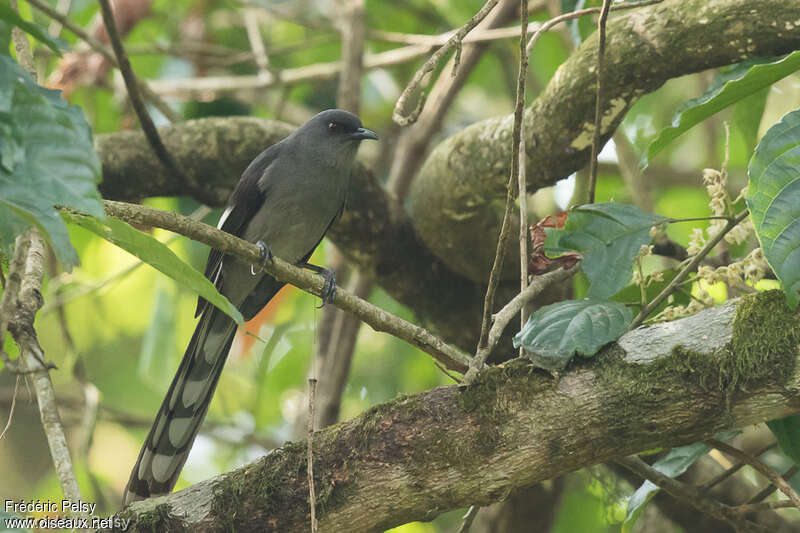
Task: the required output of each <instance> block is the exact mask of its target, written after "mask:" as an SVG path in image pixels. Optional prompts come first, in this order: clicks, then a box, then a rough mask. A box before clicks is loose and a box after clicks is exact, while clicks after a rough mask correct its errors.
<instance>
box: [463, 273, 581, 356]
mask: <svg viewBox="0 0 800 533" xmlns="http://www.w3.org/2000/svg"><path fill="white" fill-rule="evenodd" d="M578 268H579V267H578V265H576V266H574V267H572V268H571V269H569V270H565V269H563V268H559V269H558V270H554V271H552V272H548V273H546V274H543V275H541V276H537V277H535V278H533V280H532V281H531V283H530V284H529V285H528V286H527V287H526V288H525V290H524V291H522V292H520V293H519V294H517V295H516V296H514V298H513V299H512V300H511V301H510V302H508V303H507V304H506V305H505V306H504V307H503V308H502V309H501V310H500V311H498V312H497V313H496V314H495V315H494V317H493V319H494V322H493V323H492V328H491V329H490V330H489V335H488V337H487V341H486V346H484V347H482V348H479V349H478V352H477V353H476V354H475V364H476V365H478V363H480V365H483V363H485V362H486V359H487V358H488V357H489V356H490V355H491V354H492V351H493V350H494V348H495V346H497V343H498V342H499V341H500V337H501V336H502V335H503V331H504V330H505V329H506V326H508V324H509V323H510V322H511V320H513V318H514V317H515V316H516V315H517V313H519V312H520V311H521V310H522V309H523V308H524V307H525V305H526V304H527V303H529V302H531V301H532V300H533V299H534V298H536V297H537V296H539V295H540V294H541V293H542V292H543V291H545V290H546V289H547V288H549V287H552V286H553V285H555V284H556V283H561V282H562V281H564V280H565V279H568V278H569V277H570V276H572V275H574V274H575V272H577V271H578Z"/></svg>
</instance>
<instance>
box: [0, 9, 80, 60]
mask: <svg viewBox="0 0 800 533" xmlns="http://www.w3.org/2000/svg"><path fill="white" fill-rule="evenodd" d="M0 22H5V23H6V24H7V25H8V26H9V27H10V26H19V27H20V28H21V29H22V30H24V31H25V32H27V33H29V34H31V35H33V36H34V37H35V38H36V39H37V40H39V41H41V42H42V43H44V44H46V45H47V46H48V48H50V49H51V50H52V51H53V52H55V53H56V54H58V55H59V56H60V55H61V52H60V51H59V48H66V47H67V46H68V45H67V42H66V41H64V40H63V39H54V38H53V37H51V36H50V34H48V33H47V31H46V30H45V29H44V28H42V27H41V26H39V25H38V24H35V23H33V22H28V21H27V20H25V19H23V18H22V17H20V16H19V13H17V12H16V11H15V10H13V9H11V6H9V5H2V4H0ZM7 48H8V44H7V43H6V48H4V49H3V50H2V53H7V52H8V50H7Z"/></svg>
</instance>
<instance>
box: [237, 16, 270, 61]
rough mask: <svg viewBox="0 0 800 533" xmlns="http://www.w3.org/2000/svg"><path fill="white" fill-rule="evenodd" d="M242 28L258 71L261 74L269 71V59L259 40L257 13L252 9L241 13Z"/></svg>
mask: <svg viewBox="0 0 800 533" xmlns="http://www.w3.org/2000/svg"><path fill="white" fill-rule="evenodd" d="M242 18H243V19H244V28H245V30H246V31H247V40H248V41H250V49H252V50H253V57H255V60H256V65H258V70H259V71H261V72H267V71H269V58H268V57H267V51H266V49H265V48H264V41H263V40H262V39H261V29H260V26H259V24H258V11H257V10H256V9H254V8H252V7H248V8H245V9H244V11H243V12H242Z"/></svg>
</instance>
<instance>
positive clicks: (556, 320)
mask: <svg viewBox="0 0 800 533" xmlns="http://www.w3.org/2000/svg"><path fill="white" fill-rule="evenodd" d="M632 319H633V313H631V310H630V309H628V308H627V307H625V306H624V305H623V304H621V303H619V302H609V301H604V300H588V299H587V300H566V301H563V302H558V303H554V304H552V305H547V306H545V307H542V308H541V309H539V310H538V311H536V312H535V313H533V314H532V315H531V316H530V318H528V322H527V323H526V324H525V327H524V328H522V331H520V332H519V333H517V334H516V335H515V336H514V347H515V348H519V347H520V346H522V347H523V348H525V351H526V353H527V354H528V357H529V358H530V360H531V361H533V362H534V363H535V364H536V366H539V367H541V368H545V369H547V370H561V369H563V368H564V367H565V366H566V365H567V363H568V362H569V360H570V359H572V356H573V355H575V354H576V353H579V354H581V355H582V356H584V357H591V356H593V355H594V354H596V353H597V351H598V350H600V348H602V347H603V346H605V345H606V344H608V343H609V342H612V341H614V340H616V339H618V338H619V337H620V335H622V334H623V333H625V331H626V330H627V329H628V325H629V324H630V323H631V320H632Z"/></svg>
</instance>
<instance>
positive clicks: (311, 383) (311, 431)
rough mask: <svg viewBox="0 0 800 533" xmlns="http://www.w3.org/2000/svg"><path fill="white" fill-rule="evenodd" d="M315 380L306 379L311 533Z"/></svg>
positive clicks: (313, 532) (314, 518)
mask: <svg viewBox="0 0 800 533" xmlns="http://www.w3.org/2000/svg"><path fill="white" fill-rule="evenodd" d="M316 389H317V380H316V379H315V378H308V461H307V462H308V464H307V467H306V470H307V471H308V505H309V506H310V507H311V533H317V511H316V509H317V498H316V496H315V495H314V392H315V391H316Z"/></svg>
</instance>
